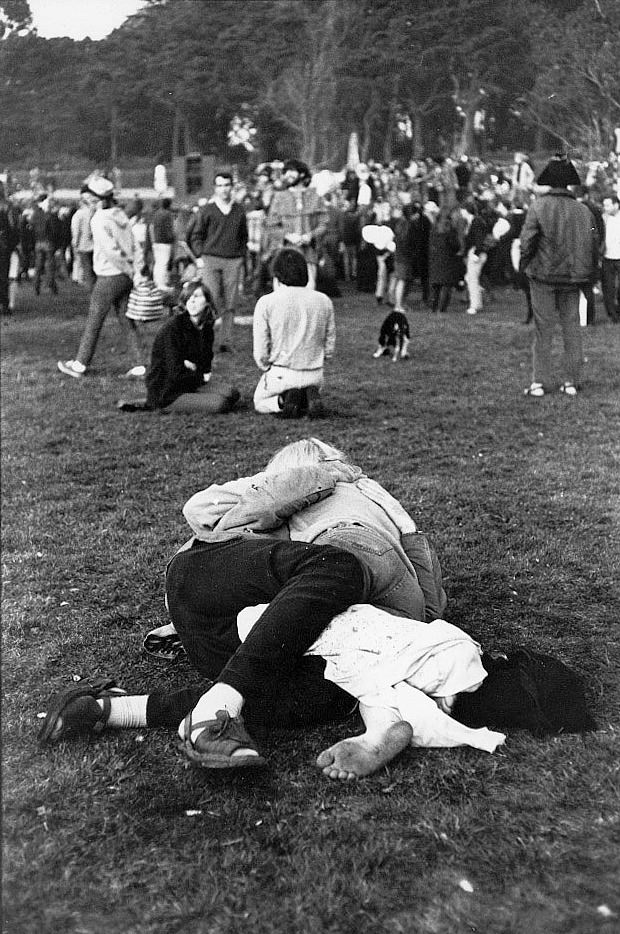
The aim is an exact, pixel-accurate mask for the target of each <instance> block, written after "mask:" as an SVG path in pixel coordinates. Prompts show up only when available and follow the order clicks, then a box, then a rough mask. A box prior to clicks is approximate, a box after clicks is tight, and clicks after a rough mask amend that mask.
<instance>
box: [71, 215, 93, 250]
mask: <svg viewBox="0 0 620 934" xmlns="http://www.w3.org/2000/svg"><path fill="white" fill-rule="evenodd" d="M92 216H93V209H92V208H90V207H89V206H88V205H87V204H83V205H82V206H81V207H79V208H78V209H77V211H76V212H75V214H74V215H73V217H72V218H71V246H72V247H73V249H74V250H75V252H76V253H92V251H93V234H92V230H91V228H90V222H91V219H92Z"/></svg>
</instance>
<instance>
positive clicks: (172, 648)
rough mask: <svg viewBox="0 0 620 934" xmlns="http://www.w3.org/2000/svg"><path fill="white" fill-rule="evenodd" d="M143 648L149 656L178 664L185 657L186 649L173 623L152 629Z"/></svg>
mask: <svg viewBox="0 0 620 934" xmlns="http://www.w3.org/2000/svg"><path fill="white" fill-rule="evenodd" d="M142 648H143V649H144V651H145V652H146V654H147V655H150V656H151V657H152V658H158V659H159V660H160V661H163V662H176V661H177V659H179V658H180V657H181V656H182V655H185V648H184V646H183V643H182V642H181V638H180V636H179V634H178V632H177V631H176V629H175V628H174V625H173V623H167V624H166V625H165V626H159V628H157V629H151V631H150V632H149V633H147V635H146V638H145V639H144V642H143V643H142Z"/></svg>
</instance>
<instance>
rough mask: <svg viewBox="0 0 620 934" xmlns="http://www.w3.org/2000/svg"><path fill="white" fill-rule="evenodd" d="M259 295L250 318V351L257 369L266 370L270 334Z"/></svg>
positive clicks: (263, 305) (267, 367)
mask: <svg viewBox="0 0 620 934" xmlns="http://www.w3.org/2000/svg"><path fill="white" fill-rule="evenodd" d="M265 297H266V296H261V298H259V300H258V301H257V303H256V307H255V309H254V316H253V319H252V352H253V355H254V362H255V363H256V366H257V367H258V368H259V370H263V371H265V370H268V369H269V366H270V359H269V358H270V355H271V335H270V331H269V322H268V321H267V306H266V302H265V301H264V300H263V299H264V298H265Z"/></svg>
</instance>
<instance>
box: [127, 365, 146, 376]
mask: <svg viewBox="0 0 620 934" xmlns="http://www.w3.org/2000/svg"><path fill="white" fill-rule="evenodd" d="M145 376H146V367H145V366H142V365H140V366H132V368H131V369H130V370H127V372H126V373H125V374H124V375H123V378H124V379H144V377H145Z"/></svg>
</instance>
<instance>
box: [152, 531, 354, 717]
mask: <svg viewBox="0 0 620 934" xmlns="http://www.w3.org/2000/svg"><path fill="white" fill-rule="evenodd" d="M166 597H167V602H168V610H169V612H170V617H171V619H172V622H173V623H174V625H175V627H176V630H177V632H178V633H179V636H180V638H181V640H182V642H183V646H184V648H185V651H186V653H187V657H188V659H189V661H190V662H191V664H192V665H193V666H194V667H195V668H196V669H197V670H198V671H199V672H200V673H201V674H202V675H203V676H205V677H207V678H210V679H217V680H218V681H220V682H223V683H225V684H229V685H231V686H232V687H234V688H236V690H238V691H239V692H240V693H241V694H242V695H243V696H244V698H245V699H246V709H247V710H248V711H249V713H250V714H251V715H252V714H253V713H254V714H255V715H256V714H257V712H258V711H260V713H261V714H263V715H266V716H267V712H273V711H274V710H277V709H278V707H279V706H281V704H282V703H285V704H286V703H288V701H286V700H282V698H286V697H288V696H289V695H291V694H292V695H295V696H298V695H299V691H298V689H297V688H296V686H295V685H296V683H297V680H298V678H301V680H302V682H303V684H304V688H303V690H304V691H305V692H306V693H307V694H308V698H307V699H308V702H310V699H314V700H312V703H314V701H315V700H316V703H317V704H318V706H319V707H320V706H321V704H322V703H323V701H324V697H325V693H324V692H325V690H327V689H326V688H325V685H326V684H327V683H328V682H324V681H323V679H322V677H321V678H319V679H318V682H317V678H316V676H315V675H312V674H310V675H308V672H309V670H312V671H313V672H314V673H316V668H315V667H313V666H311V665H309V663H308V660H307V659H302V656H303V655H304V653H305V652H306V651H307V649H308V648H309V647H310V646H311V645H312V643H313V642H314V641H315V640H316V639H317V637H318V636H319V635H320V633H322V632H323V630H324V629H325V628H326V626H327V625H328V624H329V622H330V621H331V620H332V619H333V617H334V616H336V615H337V614H338V613H340V612H342V610H344V609H346V607H348V606H350V605H351V604H353V603H360V602H364V601H365V600H367V598H368V590H367V587H366V586H365V582H364V574H363V571H362V568H361V566H360V564H359V562H358V560H357V559H356V558H355V557H354V556H353V555H352V554H350V553H348V552H346V551H343V550H341V549H337V548H331V547H329V546H327V545H324V546H318V545H308V544H305V543H302V542H289V541H278V540H277V539H274V538H267V537H265V538H262V537H258V536H256V537H255V538H247V539H246V538H235V539H231V540H229V541H224V542H216V543H211V542H199V541H196V542H194V544H193V546H192V547H191V548H188V549H186V550H181V551H180V552H178V553H177V554H176V555H175V556H174V557H173V558H172V560H171V561H170V563H169V565H168V569H167V574H166ZM258 603H268V604H269V606H268V608H267V610H266V611H265V612H264V613H263V615H262V616H261V618H260V620H259V622H258V623H257V624H256V626H254V628H253V629H252V632H251V633H250V635H249V636H248V638H247V639H246V641H245V642H244V643H243V644H241V642H240V639H239V634H238V632H237V613H238V612H239V610H241V609H243V608H244V607H246V606H255V605H256V604H258ZM304 673H305V674H304ZM306 677H307V678H308V681H307V683H306V680H305V678H306ZM330 696H333V694H332V693H331V691H330ZM299 703H301V704H302V705H303V704H304V700H303V698H300V699H299ZM308 713H309V712H308ZM177 722H178V721H177Z"/></svg>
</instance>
